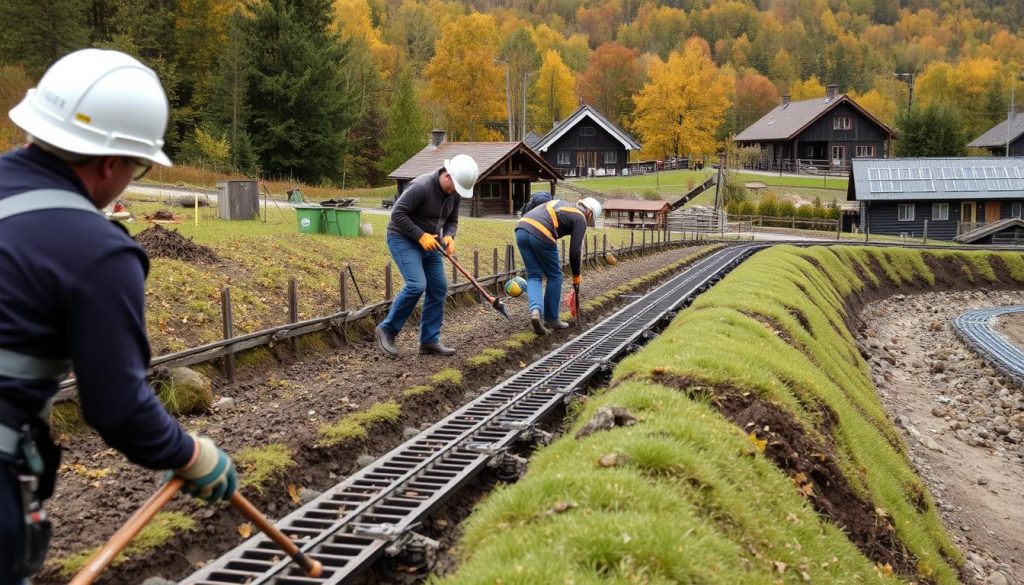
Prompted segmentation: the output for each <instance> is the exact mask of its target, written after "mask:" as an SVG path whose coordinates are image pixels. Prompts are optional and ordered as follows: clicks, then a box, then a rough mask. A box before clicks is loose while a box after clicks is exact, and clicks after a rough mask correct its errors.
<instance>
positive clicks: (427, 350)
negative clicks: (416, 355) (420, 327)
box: [420, 342, 455, 356]
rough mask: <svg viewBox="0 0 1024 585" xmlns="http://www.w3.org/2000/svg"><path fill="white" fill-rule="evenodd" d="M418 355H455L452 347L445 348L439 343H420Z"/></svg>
mask: <svg viewBox="0 0 1024 585" xmlns="http://www.w3.org/2000/svg"><path fill="white" fill-rule="evenodd" d="M420 355H443V356H451V355H455V348H454V347H445V346H443V345H441V344H440V343H437V342H435V343H421V344H420Z"/></svg>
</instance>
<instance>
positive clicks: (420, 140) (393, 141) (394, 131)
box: [377, 71, 427, 174]
mask: <svg viewBox="0 0 1024 585" xmlns="http://www.w3.org/2000/svg"><path fill="white" fill-rule="evenodd" d="M388 120H389V121H388V129H387V133H386V134H385V138H384V156H383V158H381V159H380V162H379V163H378V165H377V168H378V169H380V171H381V172H382V173H384V174H387V173H390V172H391V171H393V170H395V169H397V168H398V167H399V166H401V164H402V163H404V162H405V161H407V160H409V158H410V157H412V155H414V154H416V153H417V152H419V151H420V150H422V149H423V147H424V146H425V145H426V143H427V140H426V138H427V123H426V121H425V120H424V116H423V112H422V110H420V106H419V103H418V102H417V101H416V92H415V88H414V87H413V78H412V73H411V72H409V71H404V72H402V74H401V76H399V78H398V85H397V87H395V97H394V99H392V100H391V111H390V113H389V116H388Z"/></svg>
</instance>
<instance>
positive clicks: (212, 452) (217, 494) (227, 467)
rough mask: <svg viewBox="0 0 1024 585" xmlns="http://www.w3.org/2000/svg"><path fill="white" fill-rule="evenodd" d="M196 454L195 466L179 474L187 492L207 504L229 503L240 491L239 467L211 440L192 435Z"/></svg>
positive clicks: (187, 467)
mask: <svg viewBox="0 0 1024 585" xmlns="http://www.w3.org/2000/svg"><path fill="white" fill-rule="evenodd" d="M191 436H192V440H193V441H195V444H196V454H195V455H194V456H193V457H192V462H191V463H189V464H188V465H186V466H185V467H182V468H181V469H179V470H177V471H175V475H177V476H178V477H180V478H182V479H184V480H185V492H186V493H188V494H191V495H193V496H195V497H197V498H199V499H202V500H206V501H207V502H219V501H221V500H227V499H228V498H230V497H231V495H232V494H234V493H235V488H237V487H238V474H237V473H235V464H234V463H232V462H231V458H230V457H228V454H227V453H225V452H224V451H223V450H221V449H220V448H218V447H217V445H216V444H214V442H213V440H212V439H210V438H208V437H198V436H196V435H195V434H192V435H191Z"/></svg>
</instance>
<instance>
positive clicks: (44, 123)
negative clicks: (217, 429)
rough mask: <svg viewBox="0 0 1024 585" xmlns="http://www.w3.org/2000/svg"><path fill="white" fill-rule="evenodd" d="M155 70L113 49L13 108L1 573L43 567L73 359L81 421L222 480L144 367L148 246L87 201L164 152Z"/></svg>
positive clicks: (58, 69) (1, 232) (157, 465)
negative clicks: (58, 407)
mask: <svg viewBox="0 0 1024 585" xmlns="http://www.w3.org/2000/svg"><path fill="white" fill-rule="evenodd" d="M167 114H168V104H167V97H166V96H165V94H164V90H163V87H162V86H161V85H160V81H159V79H157V76H156V74H155V73H154V72H153V71H152V70H150V69H149V68H147V67H146V66H144V65H143V64H142V63H140V62H138V61H137V60H135V59H134V58H132V57H130V56H128V55H126V54H124V53H120V52H117V51H104V50H99V49H85V50H82V51H77V52H75V53H72V54H70V55H68V56H66V57H64V58H62V59H60V60H59V61H57V62H56V63H54V64H53V66H51V67H50V69H49V70H48V71H47V72H46V74H45V75H43V78H42V79H41V80H40V81H39V85H38V87H36V88H35V89H31V90H29V92H28V94H27V95H26V97H25V99H24V100H22V102H21V103H20V104H18V105H17V106H15V108H14V109H12V110H11V111H10V118H11V120H12V121H14V123H15V124H16V125H18V126H19V127H20V128H21V129H23V130H24V131H25V132H27V133H28V143H29V144H28V145H27V146H25V147H23V148H19V149H18V150H15V151H13V152H11V153H8V154H6V155H4V156H3V157H0V583H3V584H5V585H6V584H9V583H21V582H23V581H22V580H23V579H24V578H26V577H28V576H30V575H32V574H33V573H35V572H36V571H38V570H39V568H40V567H41V565H42V562H43V560H44V558H45V556H46V549H47V545H48V541H49V537H50V523H49V522H48V521H47V520H46V514H45V512H44V511H43V509H42V505H43V502H44V501H45V500H46V499H47V498H49V497H50V496H51V495H52V493H53V488H54V482H55V480H56V474H57V466H58V464H59V459H60V451H59V448H58V447H56V446H55V445H54V443H53V441H52V439H51V437H50V429H49V427H48V423H47V420H46V419H47V416H48V412H47V410H48V409H47V406H48V405H47V403H48V401H49V400H50V399H51V398H53V396H54V395H55V394H56V393H57V387H58V384H59V382H60V381H61V380H62V379H64V378H65V377H66V376H67V374H68V373H69V372H70V371H71V370H72V368H73V369H74V372H75V377H76V380H77V387H78V397H79V402H80V405H81V409H82V414H83V415H84V417H85V421H86V422H87V423H88V424H90V425H91V426H93V427H94V428H95V429H96V430H97V431H98V432H99V434H100V436H101V437H102V438H103V439H104V440H105V441H106V442H107V443H108V444H109V445H111V446H112V447H114V448H116V449H117V450H119V451H121V452H122V453H123V454H124V455H125V456H126V457H127V458H128V459H129V460H130V461H132V462H134V463H137V464H139V465H143V466H145V467H148V468H151V469H171V470H176V474H177V475H178V476H180V477H181V478H183V479H185V480H186V482H187V483H186V490H187V491H189V493H192V494H194V495H196V496H198V497H202V498H204V499H207V500H209V501H214V500H218V499H227V498H228V497H230V496H231V494H232V493H234V490H235V485H236V476H235V470H234V466H233V465H232V463H231V460H230V459H229V458H228V456H227V455H226V454H225V453H224V452H223V451H222V450H220V449H219V448H217V446H216V445H214V443H213V442H212V441H211V440H210V439H207V438H198V437H194V436H190V435H189V434H188V433H186V432H185V430H184V429H182V427H181V425H179V424H178V423H177V422H176V421H175V420H174V419H173V418H171V416H170V415H169V414H168V413H167V411H166V410H164V408H163V406H162V405H161V404H160V402H159V401H158V400H157V398H156V393H155V392H154V391H153V388H151V387H150V386H149V385H148V384H147V383H146V380H145V375H146V370H147V368H148V367H149V358H150V353H149V343H148V341H147V339H146V329H145V319H144V316H143V311H144V308H145V299H144V296H143V281H144V279H145V277H146V273H147V271H148V269H149V259H148V258H147V256H146V253H145V252H144V251H143V250H142V248H141V247H139V245H138V244H136V243H135V241H134V240H132V238H131V237H129V236H128V234H127V233H126V232H125V231H124V229H123V228H122V227H120V226H119V225H118V224H116V223H114V222H111V221H109V220H108V219H106V218H105V217H104V215H103V214H102V213H101V212H100V211H99V210H100V209H102V208H103V207H105V206H107V205H108V204H110V203H111V202H112V201H113V200H114V199H115V198H116V197H117V196H118V195H119V194H120V193H121V192H122V191H124V189H125V188H126V187H127V186H128V183H129V182H130V181H131V180H133V179H138V178H140V177H141V176H142V175H143V174H145V173H146V171H147V170H148V169H149V168H150V167H151V166H152V165H153V164H154V163H156V164H161V165H165V166H170V165H171V161H170V160H169V159H168V158H167V155H165V154H164V153H163V152H162V150H161V149H162V147H163V135H164V130H165V128H166V126H167Z"/></svg>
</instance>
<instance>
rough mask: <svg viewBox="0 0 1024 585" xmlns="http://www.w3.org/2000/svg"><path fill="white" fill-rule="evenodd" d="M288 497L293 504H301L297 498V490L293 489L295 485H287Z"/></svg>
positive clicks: (300, 499)
mask: <svg viewBox="0 0 1024 585" xmlns="http://www.w3.org/2000/svg"><path fill="white" fill-rule="evenodd" d="M288 497H289V498H291V499H292V503H293V504H298V503H301V502H302V498H300V497H299V488H297V487H295V484H293V483H290V484H288Z"/></svg>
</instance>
